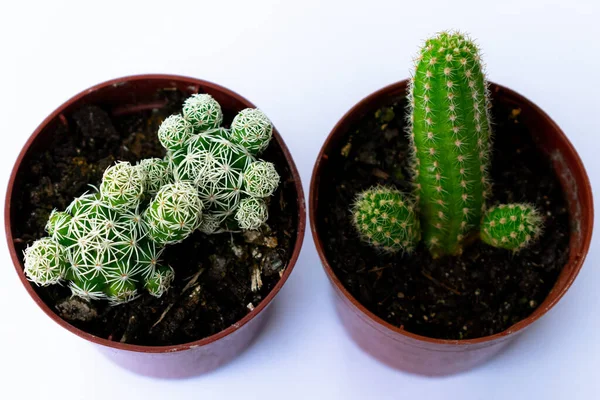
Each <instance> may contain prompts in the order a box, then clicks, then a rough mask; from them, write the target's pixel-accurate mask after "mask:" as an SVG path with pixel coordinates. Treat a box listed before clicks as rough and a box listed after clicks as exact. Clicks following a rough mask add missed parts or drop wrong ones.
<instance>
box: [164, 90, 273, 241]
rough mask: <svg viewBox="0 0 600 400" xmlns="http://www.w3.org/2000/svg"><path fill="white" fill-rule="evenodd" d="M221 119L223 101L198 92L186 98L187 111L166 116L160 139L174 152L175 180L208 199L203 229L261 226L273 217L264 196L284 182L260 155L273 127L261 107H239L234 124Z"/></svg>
mask: <svg viewBox="0 0 600 400" xmlns="http://www.w3.org/2000/svg"><path fill="white" fill-rule="evenodd" d="M221 122H222V112H221V108H220V106H219V104H218V103H217V102H216V101H215V100H214V99H213V98H212V97H211V96H209V95H207V94H203V95H194V96H192V97H191V98H190V99H188V100H186V102H185V104H184V108H183V116H171V117H169V118H168V119H166V120H165V122H164V123H163V125H162V126H161V127H160V129H159V139H160V142H161V143H162V145H163V146H164V147H165V148H166V149H167V151H168V152H169V155H168V159H169V160H170V163H171V170H172V172H173V176H174V179H175V181H176V182H188V183H190V184H193V185H194V186H195V187H196V189H197V192H198V195H199V197H200V200H201V201H202V203H203V204H204V207H205V209H204V217H203V219H202V221H201V223H200V225H199V229H200V230H201V231H202V232H204V233H208V234H210V233H218V232H223V231H232V230H238V229H257V228H258V227H260V225H261V224H263V223H264V222H265V221H266V219H267V217H268V215H267V212H266V210H267V207H266V204H265V203H264V200H263V199H264V198H267V197H269V196H271V195H272V194H273V192H274V191H275V190H276V188H277V186H278V184H279V175H278V174H277V171H275V167H274V165H273V164H271V163H268V162H265V161H261V160H257V159H256V156H257V155H258V154H260V153H261V152H262V151H263V150H264V149H266V147H267V146H268V144H269V141H270V139H271V137H272V132H273V127H272V125H271V122H270V121H269V119H268V118H267V117H266V116H265V115H264V113H262V112H261V111H260V110H257V109H245V110H242V111H240V113H239V114H238V115H237V116H236V117H235V118H234V120H233V122H232V124H231V129H226V128H222V127H220V124H221ZM190 126H192V127H193V131H192V133H190V132H189V127H190ZM246 199H254V200H253V201H250V200H246ZM242 205H243V206H242Z"/></svg>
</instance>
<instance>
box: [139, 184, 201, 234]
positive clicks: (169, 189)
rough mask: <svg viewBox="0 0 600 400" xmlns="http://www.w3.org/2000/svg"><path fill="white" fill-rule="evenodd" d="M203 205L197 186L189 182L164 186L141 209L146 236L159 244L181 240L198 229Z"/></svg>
mask: <svg viewBox="0 0 600 400" xmlns="http://www.w3.org/2000/svg"><path fill="white" fill-rule="evenodd" d="M202 207H203V206H202V202H201V201H200V198H199V197H198V193H197V192H196V189H195V188H194V187H193V186H192V185H190V184H189V183H187V182H177V183H172V184H168V185H165V186H163V187H162V188H161V189H160V191H159V192H158V194H157V195H156V197H154V199H153V200H152V202H151V203H150V205H149V206H148V208H147V209H146V211H145V212H144V216H143V221H144V223H145V224H146V226H147V227H148V236H149V237H150V239H152V240H153V241H154V242H156V243H158V244H160V245H166V244H172V243H177V242H180V241H182V240H183V239H185V238H186V237H188V236H189V235H190V234H191V233H192V232H194V230H196V228H198V224H199V223H200V219H201V216H202Z"/></svg>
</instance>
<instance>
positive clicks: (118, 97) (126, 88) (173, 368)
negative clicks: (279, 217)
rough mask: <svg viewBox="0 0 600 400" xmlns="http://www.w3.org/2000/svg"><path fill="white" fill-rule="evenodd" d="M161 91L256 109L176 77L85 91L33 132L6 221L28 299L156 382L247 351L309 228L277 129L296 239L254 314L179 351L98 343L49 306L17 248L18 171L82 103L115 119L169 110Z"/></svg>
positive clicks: (210, 86) (136, 79) (230, 109)
mask: <svg viewBox="0 0 600 400" xmlns="http://www.w3.org/2000/svg"><path fill="white" fill-rule="evenodd" d="M160 89H179V90H181V91H182V92H184V93H187V94H190V95H191V94H193V93H208V94H210V95H211V96H213V97H214V98H215V99H216V100H217V101H218V102H219V103H220V104H221V107H222V108H223V112H224V113H225V114H228V113H229V114H235V113H237V112H238V111H240V110H242V109H244V108H247V107H254V105H253V104H252V103H250V102H249V101H248V100H246V99H245V98H243V97H241V96H240V95H238V94H236V93H234V92H232V91H230V90H228V89H226V88H224V87H222V86H219V85H216V84H214V83H210V82H206V81H202V80H199V79H194V78H188V77H182V76H175V75H139V76H129V77H124V78H119V79H114V80H111V81H108V82H104V83H101V84H99V85H96V86H93V87H91V88H89V89H86V90H84V91H83V92H81V93H79V94H77V95H75V96H74V97H72V98H71V99H69V100H68V101H67V102H65V103H64V104H63V105H61V106H60V107H59V108H57V109H56V110H55V111H54V112H53V113H52V114H50V116H48V117H47V118H46V119H45V120H44V122H42V123H41V124H40V126H38V128H37V129H36V130H35V131H34V132H33V134H32V135H31V137H30V138H29V140H28V141H27V143H26V144H25V146H24V147H23V150H21V153H20V154H19V156H18V158H17V161H16V163H15V166H14V168H13V171H12V174H11V176H10V181H9V183H8V190H7V193H6V203H5V209H4V218H5V229H6V236H7V240H8V248H9V251H10V254H11V257H12V260H13V263H14V265H15V268H16V271H17V273H18V274H19V278H20V279H21V282H22V283H23V285H24V286H25V289H26V290H27V292H28V293H29V295H30V296H31V297H32V298H33V300H34V301H35V302H36V303H37V305H38V306H39V307H40V308H41V309H42V310H43V311H44V312H45V313H46V314H47V315H48V316H49V317H50V318H51V319H52V320H54V321H55V322H56V323H58V324H59V325H60V326H62V327H63V328H65V329H66V330H68V331H70V332H72V333H74V334H75V335H77V336H79V337H81V338H83V339H86V340H88V341H90V342H92V343H95V344H97V345H99V348H100V350H102V351H103V352H104V353H106V354H107V355H108V356H109V358H111V359H112V360H113V361H115V362H116V363H117V364H120V365H122V366H123V367H125V368H127V369H130V370H132V371H134V372H137V373H140V374H144V375H149V376H155V377H162V378H183V377H189V376H194V375H198V374H201V373H204V372H207V371H210V370H212V369H214V368H217V367H218V366H220V365H222V364H224V363H226V362H228V361H230V360H231V359H233V358H234V357H236V356H237V355H239V354H240V353H241V352H242V351H243V350H244V349H245V348H246V347H248V345H249V344H250V343H251V342H252V340H253V339H254V338H255V337H256V336H257V335H258V334H259V332H260V331H261V329H262V327H263V325H264V322H265V321H266V318H267V316H268V313H267V312H266V311H267V307H268V306H269V304H270V303H271V301H273V299H274V297H275V295H276V294H277V293H278V292H279V290H280V289H281V287H282V286H283V285H284V284H285V282H286V281H287V279H288V277H289V276H290V274H291V272H292V270H293V268H294V265H295V264H296V260H297V259H298V254H299V253H300V248H301V247H302V241H303V239H304V229H305V225H306V208H305V203H304V194H303V191H302V183H301V182H300V176H299V174H298V171H297V170H296V166H295V164H294V161H293V159H292V156H291V155H290V153H289V151H288V149H287V147H286V145H285V143H284V142H283V139H282V138H281V136H280V135H279V133H278V132H277V130H276V129H274V130H273V137H274V140H275V143H276V144H277V146H278V147H279V148H280V150H281V157H280V158H281V161H280V162H283V163H286V164H287V169H288V170H289V176H283V177H282V178H283V179H288V180H291V181H293V182H294V183H295V185H294V187H295V191H296V199H297V200H296V201H297V204H296V208H297V210H298V215H297V217H296V221H297V236H296V240H295V244H294V249H293V251H292V254H291V258H290V260H289V263H288V265H287V267H286V268H285V271H284V272H283V275H282V276H281V279H280V280H279V282H278V283H277V285H276V286H275V287H274V288H273V290H272V291H271V293H269V295H268V296H267V297H266V298H265V299H264V300H263V301H262V302H261V303H260V304H259V305H258V306H256V308H254V310H252V311H251V312H250V313H249V314H248V315H246V316H245V317H244V318H242V319H241V320H240V321H238V322H236V323H235V324H233V325H232V326H230V327H229V328H227V329H225V330H223V331H221V332H219V333H217V334H215V335H212V336H209V337H207V338H204V339H202V340H198V341H195V342H191V343H185V344H181V345H174V346H138V345H131V344H123V343H118V342H113V341H110V340H107V339H103V338H99V337H96V336H94V335H91V334H89V333H87V332H84V331H82V330H80V329H78V328H76V327H74V326H73V325H71V324H69V323H68V322H67V321H65V320H63V319H62V318H61V317H59V316H58V315H57V314H56V313H55V312H54V310H53V309H52V308H50V307H49V306H48V305H47V304H46V303H44V301H43V300H42V299H41V298H40V296H39V295H38V294H37V293H36V291H35V290H34V288H33V287H32V284H31V283H30V282H29V281H28V280H27V279H26V278H25V275H24V274H23V264H22V261H21V258H20V257H19V255H18V254H17V250H16V247H15V243H14V236H13V229H14V227H13V226H12V221H13V220H14V215H13V212H14V210H15V208H14V207H13V201H14V199H13V191H14V189H15V187H18V185H19V184H20V182H19V178H18V177H19V169H20V168H21V166H22V165H23V163H24V160H27V157H28V156H29V155H30V154H32V153H34V152H36V151H37V150H38V149H40V148H42V147H43V146H45V145H47V144H48V143H49V142H50V134H51V133H52V131H53V130H52V127H53V126H55V125H56V124H61V123H64V122H65V121H66V119H65V115H68V114H70V113H71V112H73V111H74V110H76V109H77V108H79V107H81V106H82V105H83V104H100V105H102V106H103V107H105V108H109V109H110V110H111V111H112V113H113V114H121V115H122V114H127V113H130V112H136V111H140V110H144V109H154V108H160V107H162V106H164V105H165V102H164V101H161V100H160V99H159V98H158V97H157V96H156V94H157V90H160ZM25 162H26V161H25Z"/></svg>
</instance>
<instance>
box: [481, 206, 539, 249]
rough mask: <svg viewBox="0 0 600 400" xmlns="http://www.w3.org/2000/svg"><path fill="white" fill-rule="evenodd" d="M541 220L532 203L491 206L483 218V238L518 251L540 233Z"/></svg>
mask: <svg viewBox="0 0 600 400" xmlns="http://www.w3.org/2000/svg"><path fill="white" fill-rule="evenodd" d="M541 220H542V218H541V216H540V214H539V213H538V212H537V210H536V209H535V208H533V207H532V206H531V205H530V204H501V205H499V206H497V207H492V208H490V209H489V211H488V212H487V214H486V215H485V217H484V218H483V222H482V226H481V240H482V241H483V242H485V243H487V244H489V245H491V246H494V247H501V248H503V249H508V250H513V251H515V252H517V251H519V250H521V249H523V248H525V247H527V245H528V244H529V243H531V242H532V241H533V240H535V239H536V238H537V237H538V236H539V235H540V233H541V225H542V224H541Z"/></svg>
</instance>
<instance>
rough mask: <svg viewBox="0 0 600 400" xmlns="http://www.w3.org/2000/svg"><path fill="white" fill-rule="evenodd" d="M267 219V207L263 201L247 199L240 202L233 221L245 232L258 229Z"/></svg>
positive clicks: (252, 198)
mask: <svg viewBox="0 0 600 400" xmlns="http://www.w3.org/2000/svg"><path fill="white" fill-rule="evenodd" d="M268 218H269V214H268V210H267V205H266V204H265V201H264V200H263V199H257V198H254V197H247V198H245V199H243V200H242V201H240V205H239V207H238V209H237V211H236V213H235V219H236V221H237V223H238V224H239V226H240V228H242V229H246V230H253V229H258V228H260V226H261V225H262V224H264V223H265V221H266V220H267V219H268Z"/></svg>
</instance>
